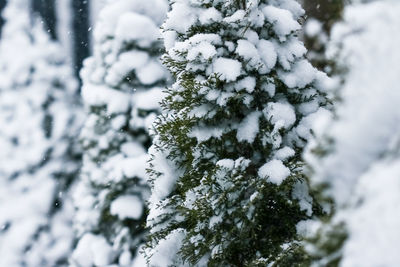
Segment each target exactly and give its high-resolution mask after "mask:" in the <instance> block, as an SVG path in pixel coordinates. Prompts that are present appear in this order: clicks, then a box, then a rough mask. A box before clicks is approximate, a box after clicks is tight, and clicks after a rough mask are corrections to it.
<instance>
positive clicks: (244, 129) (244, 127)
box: [236, 111, 261, 143]
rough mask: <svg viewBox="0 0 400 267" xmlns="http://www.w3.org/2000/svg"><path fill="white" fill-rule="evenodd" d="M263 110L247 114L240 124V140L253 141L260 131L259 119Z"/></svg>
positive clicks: (238, 133) (238, 131)
mask: <svg viewBox="0 0 400 267" xmlns="http://www.w3.org/2000/svg"><path fill="white" fill-rule="evenodd" d="M260 116H261V112H259V111H254V112H252V113H250V114H249V115H247V117H246V118H245V119H244V120H243V121H242V122H241V123H240V124H239V125H238V130H237V135H236V136H237V139H238V141H247V142H248V143H252V142H253V141H254V138H256V135H257V134H258V131H259V124H258V120H259V118H260Z"/></svg>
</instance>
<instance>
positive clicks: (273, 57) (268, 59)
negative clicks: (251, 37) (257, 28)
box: [257, 40, 278, 73]
mask: <svg viewBox="0 0 400 267" xmlns="http://www.w3.org/2000/svg"><path fill="white" fill-rule="evenodd" d="M257 49H258V53H259V54H260V57H261V59H262V61H263V62H264V64H265V66H267V68H268V70H267V73H268V72H269V71H270V70H271V69H272V68H273V67H275V64H276V61H277V59H278V54H277V53H276V50H275V46H274V44H273V43H272V42H271V41H268V40H260V42H259V43H258V45H257Z"/></svg>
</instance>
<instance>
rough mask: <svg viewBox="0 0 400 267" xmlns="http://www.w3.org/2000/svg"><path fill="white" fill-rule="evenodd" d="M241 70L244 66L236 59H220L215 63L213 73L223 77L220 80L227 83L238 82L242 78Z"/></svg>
mask: <svg viewBox="0 0 400 267" xmlns="http://www.w3.org/2000/svg"><path fill="white" fill-rule="evenodd" d="M241 70H242V64H241V63H240V62H239V61H237V60H235V59H230V58H222V57H220V58H217V59H216V60H215V61H214V63H213V72H214V73H217V74H219V75H221V76H220V79H221V80H225V81H227V82H233V81H236V79H237V78H238V77H239V76H240V73H241Z"/></svg>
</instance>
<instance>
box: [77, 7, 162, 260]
mask: <svg viewBox="0 0 400 267" xmlns="http://www.w3.org/2000/svg"><path fill="white" fill-rule="evenodd" d="M167 10H168V4H167V2H166V1H164V0H146V1H143V0H118V1H109V2H108V4H107V5H106V6H105V7H104V9H103V10H102V11H101V12H100V14H99V21H98V24H97V26H96V29H95V33H94V34H95V36H94V38H95V45H94V56H93V57H91V58H89V59H87V60H86V62H85V66H84V69H83V70H82V78H83V88H82V96H83V99H84V102H85V106H86V112H87V114H88V116H87V119H86V122H85V126H84V128H83V131H82V134H81V139H82V144H83V148H84V159H83V169H82V176H81V183H80V184H79V186H78V188H77V190H76V194H75V195H74V199H75V206H76V208H77V213H76V216H75V227H76V231H77V234H78V238H79V240H78V241H79V242H78V244H77V248H76V249H75V251H74V254H73V256H72V258H71V262H72V264H73V265H77V266H92V265H95V266H105V265H108V264H119V266H131V264H132V260H133V259H134V258H135V257H136V253H137V248H138V246H139V245H141V244H142V243H143V241H144V238H145V236H146V231H145V229H144V226H145V218H146V213H147V207H146V204H145V200H147V198H148V197H149V193H150V192H149V188H148V184H147V178H146V177H147V175H146V171H145V169H146V162H147V160H148V156H147V149H148V147H149V146H150V144H151V138H150V136H149V133H148V131H149V128H150V126H151V124H152V122H153V120H154V119H155V118H156V115H157V114H158V112H159V102H160V101H161V96H162V90H163V89H164V87H165V86H166V83H167V80H168V77H169V75H168V73H167V71H166V70H165V69H164V67H163V66H162V64H161V62H160V59H159V57H160V54H161V53H162V51H163V47H162V42H161V41H160V40H159V37H160V36H159V35H160V31H159V26H160V25H161V24H162V22H163V21H164V19H165V16H166V13H167ZM138 266H140V264H139V265H138Z"/></svg>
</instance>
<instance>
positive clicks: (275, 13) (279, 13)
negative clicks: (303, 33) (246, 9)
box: [262, 5, 301, 38]
mask: <svg viewBox="0 0 400 267" xmlns="http://www.w3.org/2000/svg"><path fill="white" fill-rule="evenodd" d="M262 11H263V13H264V15H265V18H266V19H267V20H268V21H269V22H270V23H272V24H273V27H274V30H275V32H276V34H277V35H278V36H279V37H280V38H283V37H284V36H286V35H289V34H290V33H291V32H293V31H297V30H300V28H301V26H300V24H299V23H298V22H297V21H296V20H295V19H294V18H293V15H292V13H291V12H290V11H289V10H286V9H282V8H278V7H274V6H271V5H268V6H266V7H264V8H263V10H262Z"/></svg>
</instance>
